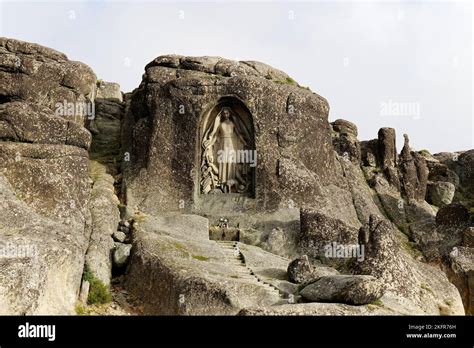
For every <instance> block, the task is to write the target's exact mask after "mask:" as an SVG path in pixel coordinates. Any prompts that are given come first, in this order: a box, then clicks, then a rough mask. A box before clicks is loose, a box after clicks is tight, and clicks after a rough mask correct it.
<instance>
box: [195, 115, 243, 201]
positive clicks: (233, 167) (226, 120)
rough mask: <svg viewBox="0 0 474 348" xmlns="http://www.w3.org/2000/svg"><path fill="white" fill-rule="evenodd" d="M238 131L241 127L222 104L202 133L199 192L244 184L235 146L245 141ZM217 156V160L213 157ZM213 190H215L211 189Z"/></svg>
mask: <svg viewBox="0 0 474 348" xmlns="http://www.w3.org/2000/svg"><path fill="white" fill-rule="evenodd" d="M242 133H246V130H245V127H244V126H243V125H242V124H241V123H240V122H239V120H237V119H236V116H235V115H234V113H233V112H232V110H231V109H230V108H229V107H223V108H222V109H221V111H220V112H219V114H218V115H217V116H216V118H215V120H214V122H213V124H212V127H209V129H208V130H207V131H206V133H205V134H204V138H203V142H202V147H203V159H202V165H201V173H202V180H201V188H202V192H203V193H209V192H211V191H213V190H214V189H219V190H220V191H221V192H225V193H228V192H229V193H230V192H234V191H235V192H242V191H243V190H245V189H246V187H247V182H246V179H245V178H244V177H243V175H244V174H246V172H245V170H244V169H243V167H244V166H245V164H241V163H238V158H237V156H238V153H239V150H244V149H245V147H246V146H247V145H248V141H247V140H246V139H245V137H244V135H243V134H242ZM215 159H217V164H216V163H214V160H215ZM214 192H215V191H214Z"/></svg>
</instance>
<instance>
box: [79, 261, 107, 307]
mask: <svg viewBox="0 0 474 348" xmlns="http://www.w3.org/2000/svg"><path fill="white" fill-rule="evenodd" d="M83 279H84V281H88V282H89V284H90V287H89V296H88V297H87V304H90V305H91V304H103V303H108V302H111V301H112V295H111V294H110V291H109V289H108V287H107V285H105V284H104V283H103V282H102V281H101V280H100V279H98V278H97V277H96V276H95V275H94V273H92V271H91V270H90V269H89V267H87V266H86V269H85V271H84V275H83Z"/></svg>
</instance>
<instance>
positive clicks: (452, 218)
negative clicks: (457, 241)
mask: <svg viewBox="0 0 474 348" xmlns="http://www.w3.org/2000/svg"><path fill="white" fill-rule="evenodd" d="M468 221H469V212H468V210H467V208H466V207H465V206H464V205H462V204H459V203H452V204H449V205H446V206H444V207H442V208H440V209H439V210H438V213H437V214H436V224H437V225H451V226H453V225H462V224H465V223H467V222H468Z"/></svg>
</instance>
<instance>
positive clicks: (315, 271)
mask: <svg viewBox="0 0 474 348" xmlns="http://www.w3.org/2000/svg"><path fill="white" fill-rule="evenodd" d="M287 272H288V278H289V279H290V281H291V282H293V283H296V284H309V283H312V282H314V281H316V280H318V279H319V278H321V277H324V276H328V275H334V274H339V272H338V271H337V270H335V269H334V268H331V267H327V266H323V265H319V266H315V265H313V264H311V262H310V261H309V259H308V256H306V255H303V256H301V257H299V258H297V259H295V260H293V261H291V262H290V264H289V265H288V270H287Z"/></svg>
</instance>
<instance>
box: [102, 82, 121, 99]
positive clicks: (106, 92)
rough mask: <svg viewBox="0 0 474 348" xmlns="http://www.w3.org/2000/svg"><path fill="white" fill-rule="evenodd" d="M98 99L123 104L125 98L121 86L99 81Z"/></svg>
mask: <svg viewBox="0 0 474 348" xmlns="http://www.w3.org/2000/svg"><path fill="white" fill-rule="evenodd" d="M96 99H112V100H116V101H118V102H122V101H123V97H122V92H121V91H120V85H119V84H118V83H115V82H106V81H99V82H98V83H97V94H96Z"/></svg>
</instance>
